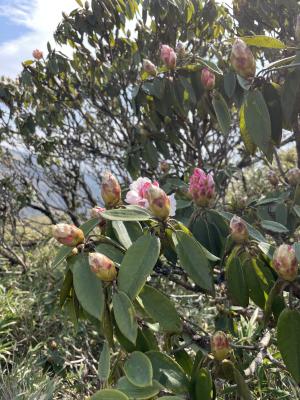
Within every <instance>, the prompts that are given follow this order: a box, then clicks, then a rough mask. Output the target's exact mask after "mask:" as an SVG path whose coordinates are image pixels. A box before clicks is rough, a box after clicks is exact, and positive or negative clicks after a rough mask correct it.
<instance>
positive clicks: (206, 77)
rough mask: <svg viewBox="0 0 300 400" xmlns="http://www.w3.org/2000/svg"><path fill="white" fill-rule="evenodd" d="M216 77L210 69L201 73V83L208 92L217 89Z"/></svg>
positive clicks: (204, 69) (205, 69)
mask: <svg viewBox="0 0 300 400" xmlns="http://www.w3.org/2000/svg"><path fill="white" fill-rule="evenodd" d="M215 82H216V76H215V74H214V73H213V72H211V71H210V70H209V69H208V68H203V70H202V71H201V83H202V85H203V87H204V88H205V89H206V90H211V89H213V88H214V87H215Z"/></svg>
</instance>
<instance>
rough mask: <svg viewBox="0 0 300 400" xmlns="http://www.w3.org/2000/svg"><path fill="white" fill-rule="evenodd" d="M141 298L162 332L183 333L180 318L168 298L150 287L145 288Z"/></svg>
mask: <svg viewBox="0 0 300 400" xmlns="http://www.w3.org/2000/svg"><path fill="white" fill-rule="evenodd" d="M139 296H140V298H141V300H142V302H143V306H144V308H145V310H146V312H147V313H148V314H149V315H150V317H151V318H152V319H154V321H156V322H159V325H160V327H161V328H162V330H164V331H166V332H171V333H173V332H180V331H181V329H182V325H181V321H180V317H179V315H178V313H177V311H176V308H175V307H174V305H173V303H172V302H171V301H170V300H169V299H168V298H167V296H165V295H164V294H162V293H161V292H159V291H158V290H156V289H154V288H153V287H151V286H148V285H145V286H144V288H143V290H142V291H141V293H140V295H139Z"/></svg>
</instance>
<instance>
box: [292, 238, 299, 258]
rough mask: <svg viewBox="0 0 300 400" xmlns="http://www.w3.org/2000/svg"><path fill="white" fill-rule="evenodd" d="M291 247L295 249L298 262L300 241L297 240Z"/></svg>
mask: <svg viewBox="0 0 300 400" xmlns="http://www.w3.org/2000/svg"><path fill="white" fill-rule="evenodd" d="M293 247H294V249H295V254H296V258H297V260H298V262H300V243H299V242H296V243H294V245H293Z"/></svg>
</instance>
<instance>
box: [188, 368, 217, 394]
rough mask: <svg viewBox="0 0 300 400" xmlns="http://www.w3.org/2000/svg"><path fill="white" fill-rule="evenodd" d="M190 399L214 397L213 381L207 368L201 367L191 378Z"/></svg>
mask: <svg viewBox="0 0 300 400" xmlns="http://www.w3.org/2000/svg"><path fill="white" fill-rule="evenodd" d="M192 393H193V394H192V398H191V399H192V400H198V399H201V400H211V399H213V398H214V393H213V382H212V378H211V374H210V372H209V370H208V369H207V368H201V369H200V370H199V371H197V373H196V374H195V376H194V377H193V380H192Z"/></svg>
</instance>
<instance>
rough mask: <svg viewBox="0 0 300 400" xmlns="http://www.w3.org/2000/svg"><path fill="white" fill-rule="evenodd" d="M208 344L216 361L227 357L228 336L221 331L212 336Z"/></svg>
mask: <svg viewBox="0 0 300 400" xmlns="http://www.w3.org/2000/svg"><path fill="white" fill-rule="evenodd" d="M210 346H211V352H212V354H213V356H214V358H215V359H216V360H218V361H222V360H224V359H225V358H227V357H228V355H229V353H230V351H231V348H230V344H229V340H228V337H227V335H226V333H225V332H222V331H218V332H216V333H215V334H214V335H213V336H212V338H211V342H210Z"/></svg>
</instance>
